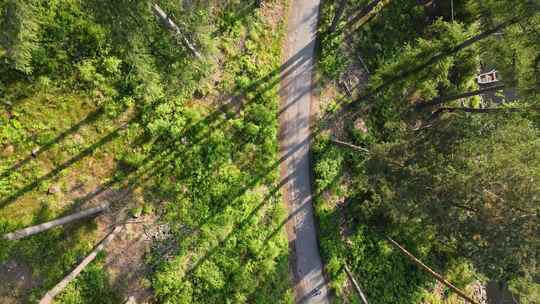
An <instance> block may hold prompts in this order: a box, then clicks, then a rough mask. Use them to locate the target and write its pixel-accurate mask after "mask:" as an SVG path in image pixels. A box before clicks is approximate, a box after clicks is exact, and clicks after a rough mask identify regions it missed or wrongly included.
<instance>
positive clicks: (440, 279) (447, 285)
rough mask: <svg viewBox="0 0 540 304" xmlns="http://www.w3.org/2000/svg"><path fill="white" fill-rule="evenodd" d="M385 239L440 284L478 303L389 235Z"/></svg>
mask: <svg viewBox="0 0 540 304" xmlns="http://www.w3.org/2000/svg"><path fill="white" fill-rule="evenodd" d="M386 239H387V240H388V241H390V243H391V244H392V245H394V246H395V247H396V248H397V249H399V250H400V251H401V252H402V253H403V254H405V255H406V256H407V257H408V258H409V259H410V260H411V261H413V262H414V263H415V264H416V265H417V266H419V267H420V268H422V270H424V271H425V272H427V273H429V274H430V275H432V276H433V277H434V278H435V279H436V280H437V281H439V282H441V283H442V284H444V285H445V286H446V287H448V288H450V289H452V290H453V291H454V292H455V293H457V294H458V295H459V296H460V297H462V298H463V299H464V300H466V301H468V302H470V303H473V304H478V302H476V301H475V300H473V298H471V297H470V296H468V295H467V294H466V293H465V292H463V291H462V290H460V289H459V288H457V287H456V286H454V285H452V283H450V282H448V281H447V280H446V279H445V278H444V277H443V276H441V275H440V274H438V273H436V272H435V271H433V270H431V268H429V267H428V266H426V264H424V263H422V261H420V260H419V259H417V258H416V257H415V256H414V255H412V254H411V253H410V252H408V251H407V250H406V249H405V248H403V247H401V245H399V244H398V243H397V242H396V241H394V240H393V239H391V238H390V237H386Z"/></svg>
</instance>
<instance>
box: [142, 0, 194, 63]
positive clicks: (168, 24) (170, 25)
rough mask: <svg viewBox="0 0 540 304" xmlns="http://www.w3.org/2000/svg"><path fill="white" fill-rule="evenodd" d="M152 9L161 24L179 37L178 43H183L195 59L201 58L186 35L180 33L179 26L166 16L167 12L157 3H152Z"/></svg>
mask: <svg viewBox="0 0 540 304" xmlns="http://www.w3.org/2000/svg"><path fill="white" fill-rule="evenodd" d="M152 10H153V11H154V14H155V15H156V16H157V17H158V18H159V19H160V20H161V22H162V23H163V25H164V26H165V27H166V28H167V29H168V30H169V31H171V32H173V33H174V34H175V35H176V37H177V38H178V39H180V43H181V44H183V45H184V46H185V47H186V48H187V49H188V50H189V51H190V52H191V53H192V54H193V55H195V57H197V59H202V56H201V54H200V53H199V52H198V51H197V49H196V48H195V47H194V46H193V44H192V43H191V42H190V41H189V40H188V39H187V38H186V36H185V35H184V34H183V33H182V30H180V27H179V26H178V25H176V23H175V22H174V21H173V20H172V19H171V18H169V16H167V14H166V13H165V12H164V11H163V10H162V9H161V7H159V5H157V4H155V3H154V4H152Z"/></svg>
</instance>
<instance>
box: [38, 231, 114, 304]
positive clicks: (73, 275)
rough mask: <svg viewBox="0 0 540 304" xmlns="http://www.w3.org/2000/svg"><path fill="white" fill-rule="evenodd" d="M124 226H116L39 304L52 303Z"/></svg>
mask: <svg viewBox="0 0 540 304" xmlns="http://www.w3.org/2000/svg"><path fill="white" fill-rule="evenodd" d="M123 227H124V226H123V225H119V226H116V227H114V229H113V230H112V231H111V232H110V233H109V234H107V236H106V237H105V238H104V239H102V240H101V242H100V243H99V244H98V245H97V246H96V247H95V248H94V250H92V252H90V254H89V255H87V256H86V257H85V258H84V259H83V260H82V262H81V263H80V264H79V265H77V267H75V269H73V271H71V273H70V274H68V275H67V276H66V277H65V278H63V279H62V281H60V282H59V283H58V284H56V286H54V287H53V288H52V289H51V290H49V291H47V293H46V294H45V295H44V296H43V298H41V300H39V304H51V303H52V301H53V299H54V297H56V296H57V295H58V294H59V293H61V292H62V290H64V288H66V286H67V285H68V284H69V283H70V282H71V281H73V280H74V279H75V278H76V277H77V276H78V275H79V274H80V273H81V272H82V271H83V270H84V268H86V266H88V264H90V263H91V262H92V261H93V260H94V259H95V258H96V256H97V255H98V253H99V252H100V251H101V250H103V249H104V248H105V247H106V246H107V245H109V243H110V242H112V240H113V239H114V237H115V236H116V235H117V234H118V233H119V232H120V230H122V228H123Z"/></svg>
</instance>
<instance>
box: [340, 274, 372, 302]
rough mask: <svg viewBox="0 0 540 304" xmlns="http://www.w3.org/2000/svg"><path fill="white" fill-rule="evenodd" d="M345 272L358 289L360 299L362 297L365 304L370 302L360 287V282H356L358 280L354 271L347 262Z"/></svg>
mask: <svg viewBox="0 0 540 304" xmlns="http://www.w3.org/2000/svg"><path fill="white" fill-rule="evenodd" d="M345 272H346V273H347V275H348V276H349V279H350V280H351V282H352V283H353V285H354V288H355V289H356V292H357V293H358V296H359V297H360V299H362V302H363V303H364V304H369V303H368V300H367V297H366V295H365V294H364V292H363V291H362V289H361V288H360V284H358V282H356V280H355V279H354V276H353V275H352V272H351V271H350V270H349V267H348V266H347V264H345Z"/></svg>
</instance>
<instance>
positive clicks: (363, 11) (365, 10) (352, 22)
mask: <svg viewBox="0 0 540 304" xmlns="http://www.w3.org/2000/svg"><path fill="white" fill-rule="evenodd" d="M383 1H384V2H386V3H387V2H389V1H388V0H373V1H371V2H370V3H368V5H366V6H364V7H363V8H362V9H360V12H358V14H356V15H355V16H354V17H352V18H351V19H350V20H349V21H348V22H347V24H346V25H345V27H351V26H353V25H355V24H356V23H357V22H358V21H359V20H360V19H362V18H364V17H366V16H367V15H368V14H369V13H371V11H373V10H374V9H375V8H376V7H377V5H379V3H381V2H383ZM386 3H385V4H386Z"/></svg>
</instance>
